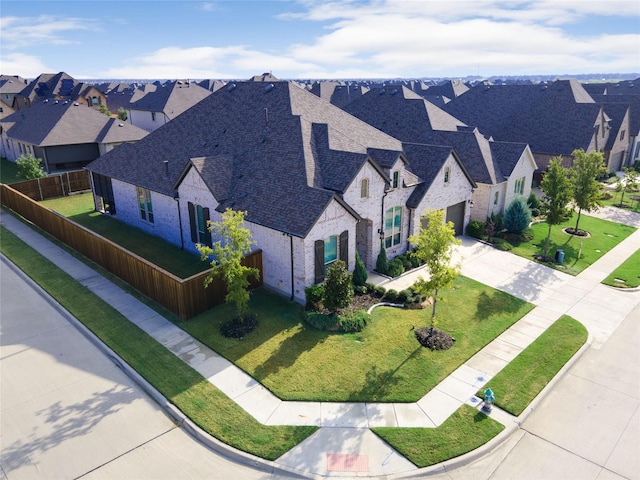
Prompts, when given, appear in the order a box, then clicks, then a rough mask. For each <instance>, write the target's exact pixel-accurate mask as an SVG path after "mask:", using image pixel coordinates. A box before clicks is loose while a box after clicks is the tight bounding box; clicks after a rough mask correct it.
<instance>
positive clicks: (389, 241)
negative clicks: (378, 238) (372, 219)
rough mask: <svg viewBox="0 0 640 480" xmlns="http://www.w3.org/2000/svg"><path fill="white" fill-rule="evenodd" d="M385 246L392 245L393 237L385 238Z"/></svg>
mask: <svg viewBox="0 0 640 480" xmlns="http://www.w3.org/2000/svg"><path fill="white" fill-rule="evenodd" d="M384 246H385V248H389V247H391V237H387V238H385V239H384Z"/></svg>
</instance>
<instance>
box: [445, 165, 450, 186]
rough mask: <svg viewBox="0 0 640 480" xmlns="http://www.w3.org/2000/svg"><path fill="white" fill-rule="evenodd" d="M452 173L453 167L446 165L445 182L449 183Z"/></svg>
mask: <svg viewBox="0 0 640 480" xmlns="http://www.w3.org/2000/svg"><path fill="white" fill-rule="evenodd" d="M450 175H451V169H450V168H449V167H446V168H445V169H444V183H449V177H450Z"/></svg>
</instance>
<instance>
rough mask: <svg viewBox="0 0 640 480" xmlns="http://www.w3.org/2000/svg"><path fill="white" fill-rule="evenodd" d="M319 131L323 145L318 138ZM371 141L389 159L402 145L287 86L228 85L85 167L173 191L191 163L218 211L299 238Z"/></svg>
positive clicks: (350, 173) (364, 154)
mask: <svg viewBox="0 0 640 480" xmlns="http://www.w3.org/2000/svg"><path fill="white" fill-rule="evenodd" d="M323 125H324V127H323ZM323 128H324V129H325V130H326V135H325V137H326V138H327V139H328V144H327V141H324V144H318V139H319V137H318V135H320V137H322V135H323V132H322V130H323ZM320 140H323V139H322V138H320ZM369 147H373V148H378V149H380V150H393V152H392V154H393V155H395V157H396V158H397V157H398V156H399V155H400V152H401V151H402V144H401V143H400V141H398V140H396V139H394V138H392V137H390V136H388V135H386V134H384V133H382V132H381V131H379V130H376V129H375V128H373V127H372V126H370V125H367V124H366V123H364V122H362V121H360V120H358V119H357V118H355V117H353V116H351V115H349V114H347V113H345V112H344V111H342V110H340V109H339V108H337V107H335V106H333V105H331V104H330V103H328V102H325V101H324V100H321V99H320V98H318V97H316V96H315V95H313V94H311V93H309V92H307V91H305V90H303V89H302V88H299V87H297V86H295V85H294V84H293V83H291V82H272V83H262V82H232V83H230V84H229V85H227V86H226V87H225V88H222V89H220V90H218V91H217V92H215V93H213V94H212V95H210V96H209V97H207V98H205V99H204V100H202V101H201V102H199V103H198V104H196V105H195V106H193V107H192V108H190V109H188V110H187V111H185V112H184V113H183V114H182V115H180V116H179V117H177V118H175V119H174V120H172V121H171V122H169V123H167V124H166V125H164V126H162V127H160V128H158V129H157V130H155V131H153V132H152V133H150V134H149V135H148V136H147V137H145V138H144V139H142V140H141V141H140V142H138V143H136V144H135V145H130V146H128V148H126V149H121V148H117V149H114V150H113V151H111V152H109V153H107V154H105V155H103V156H102V157H100V158H98V159H96V160H95V161H94V162H92V163H91V164H90V165H89V166H88V167H87V168H88V170H91V171H94V172H96V173H100V174H103V175H106V176H109V177H112V178H116V179H119V180H122V181H125V182H128V183H131V184H134V185H139V186H142V187H145V188H149V189H151V190H153V191H157V192H160V193H163V194H165V195H170V196H173V195H174V191H175V187H176V182H178V181H179V179H180V176H181V175H182V174H184V172H185V171H186V169H187V168H189V165H193V166H194V167H195V168H196V169H198V171H199V172H201V174H202V176H203V178H204V181H205V182H206V183H207V185H209V187H210V188H211V190H212V193H214V195H215V196H216V199H217V200H218V201H219V202H220V207H219V208H220V209H224V208H226V207H232V208H234V209H241V210H246V211H247V212H248V215H247V219H248V220H249V221H251V222H254V223H258V224H261V225H265V226H268V227H270V228H274V229H276V230H280V231H283V232H289V233H292V234H293V235H297V236H302V237H304V236H305V235H306V234H307V233H308V231H309V229H310V228H311V227H312V226H313V225H314V224H315V222H316V220H317V218H319V216H320V215H321V214H322V212H323V211H324V209H325V208H326V206H327V205H328V203H329V202H330V201H331V200H332V199H338V201H340V200H339V198H338V197H336V194H335V193H334V192H333V191H330V190H329V188H331V189H333V190H340V189H342V188H344V185H346V183H347V182H348V181H350V180H351V179H352V176H353V174H354V173H353V172H355V171H357V169H358V167H359V166H361V165H362V164H363V162H364V161H366V158H367V150H368V148H369ZM192 159H195V160H192ZM165 160H166V161H168V162H169V175H165V169H164V166H163V161H165ZM192 162H193V163H192ZM351 162H355V164H354V165H352V164H351ZM219 169H220V170H221V175H220V177H219V178H217V176H218V170H219Z"/></svg>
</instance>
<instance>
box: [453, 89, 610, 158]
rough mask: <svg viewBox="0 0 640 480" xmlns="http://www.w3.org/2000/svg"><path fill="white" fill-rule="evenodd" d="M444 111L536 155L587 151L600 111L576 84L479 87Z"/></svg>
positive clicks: (497, 138)
mask: <svg viewBox="0 0 640 480" xmlns="http://www.w3.org/2000/svg"><path fill="white" fill-rule="evenodd" d="M443 109H444V110H446V111H447V112H449V113H451V114H452V115H454V116H456V117H457V118H460V119H461V120H463V121H464V122H466V123H467V124H468V125H471V126H476V127H478V128H479V129H480V131H481V132H483V133H484V134H487V135H491V136H492V137H493V138H494V139H496V140H501V141H507V142H523V143H528V144H529V145H530V147H531V150H532V151H533V152H536V153H548V154H554V155H557V154H564V155H570V154H571V152H573V150H575V149H576V148H583V149H585V150H587V148H588V146H589V143H590V140H591V138H592V136H593V133H594V124H595V123H596V121H597V119H598V115H599V113H600V107H599V106H598V105H596V104H595V102H594V101H593V99H592V98H591V96H590V95H589V94H588V93H587V92H586V90H584V88H583V87H582V85H581V84H580V83H578V82H577V81H576V80H557V81H555V82H553V83H552V84H550V85H478V86H477V87H474V88H472V89H471V90H469V91H468V92H466V93H465V94H463V95H461V96H460V97H458V98H455V99H453V100H451V102H449V103H447V104H446V105H445V106H444V107H443Z"/></svg>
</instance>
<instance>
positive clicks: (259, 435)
mask: <svg viewBox="0 0 640 480" xmlns="http://www.w3.org/2000/svg"><path fill="white" fill-rule="evenodd" d="M0 232H1V235H2V243H1V244H0V249H1V251H2V253H3V254H4V255H6V256H7V257H8V258H9V259H10V260H11V261H12V262H14V263H15V264H16V265H18V267H20V268H21V269H22V270H23V271H24V272H25V273H26V274H27V275H29V276H30V277H31V278H32V279H33V280H34V281H35V282H36V283H38V284H39V285H40V286H41V287H43V288H44V289H45V290H46V291H47V292H49V294H50V295H52V296H53V297H54V298H55V299H56V300H57V301H58V302H59V303H60V304H62V305H63V306H64V307H65V308H66V309H67V310H69V311H70V312H71V314H72V315H74V316H75V317H76V318H77V319H78V320H79V321H81V322H82V323H83V324H84V325H86V326H87V327H88V328H89V329H90V330H91V331H93V332H94V333H95V334H96V335H97V336H98V337H99V338H100V339H101V340H102V341H103V342H104V343H105V344H107V345H108V346H109V347H110V348H111V349H112V350H114V351H115V352H116V353H117V354H118V355H120V356H121V357H122V358H123V359H124V360H125V361H126V362H127V363H128V364H129V365H131V366H132V367H133V368H134V369H135V370H136V371H137V372H138V373H140V374H141V375H142V376H143V377H144V378H146V379H147V380H148V381H149V382H150V383H151V384H152V385H153V386H154V387H155V388H156V389H158V390H159V391H160V392H161V393H162V394H163V395H164V396H165V397H166V398H168V399H169V400H170V401H171V402H172V403H174V404H175V405H176V406H177V407H178V408H179V409H180V410H181V411H182V412H183V413H184V414H186V415H187V416H188V417H189V418H191V419H192V420H193V421H194V422H195V423H196V424H198V425H199V426H200V427H201V428H202V429H203V430H205V431H207V432H208V433H210V434H211V435H213V436H214V437H216V438H218V439H219V440H221V441H223V442H225V443H227V444H229V445H231V446H233V447H235V448H238V449H240V450H243V451H245V452H249V453H252V454H254V455H256V456H259V457H262V458H266V459H269V460H275V459H276V458H278V457H279V456H281V455H282V454H284V453H285V452H287V451H288V450H290V449H291V448H292V447H294V446H295V445H297V444H298V443H300V442H301V441H302V440H304V439H305V438H307V437H308V436H309V435H311V434H312V433H313V432H315V431H316V430H317V428H316V427H286V426H282V427H280V426H279V427H267V426H264V425H262V424H260V423H259V422H258V421H256V420H255V419H254V418H253V417H251V416H250V415H249V414H248V413H246V412H245V411H244V410H243V409H242V408H241V407H239V406H238V405H237V404H236V403H235V402H233V401H232V400H231V399H229V398H228V397H227V396H226V395H224V394H223V393H222V392H220V390H218V389H217V388H215V387H214V386H213V385H211V384H210V383H209V382H208V381H207V380H206V379H204V378H203V377H202V376H201V375H200V374H198V373H197V372H196V371H195V370H193V369H192V368H191V367H189V366H188V365H187V364H185V363H184V362H183V361H182V360H180V359H179V358H178V357H176V356H175V355H173V354H172V353H171V352H169V351H168V350H167V349H166V348H164V347H163V346H162V345H160V344H159V343H157V342H156V341H155V340H154V339H153V338H151V337H150V336H148V335H147V334H146V333H145V332H143V331H142V330H140V329H139V328H138V327H137V326H135V325H133V324H132V323H131V322H129V321H128V320H127V319H126V318H124V317H123V316H122V315H121V314H120V313H119V312H118V311H116V310H115V309H113V308H112V307H111V306H110V305H109V304H107V303H106V302H104V301H103V300H101V299H100V298H99V297H97V296H96V295H94V294H93V293H92V292H91V291H89V290H88V289H87V288H85V287H84V286H82V285H80V284H79V283H77V282H76V281H75V280H74V279H73V278H72V277H70V276H69V275H68V274H66V273H65V272H63V271H62V270H60V269H59V268H58V267H56V266H55V265H54V264H53V263H51V262H50V261H49V260H47V259H46V258H44V257H42V256H41V255H40V254H39V253H37V252H35V251H34V250H33V249H31V248H30V247H28V246H27V245H26V244H25V243H24V242H22V240H20V239H18V238H17V237H16V236H15V235H13V233H11V232H10V231H8V230H7V229H6V228H5V227H0Z"/></svg>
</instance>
